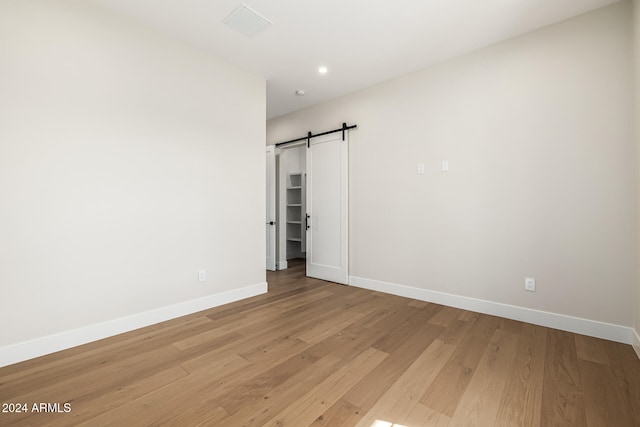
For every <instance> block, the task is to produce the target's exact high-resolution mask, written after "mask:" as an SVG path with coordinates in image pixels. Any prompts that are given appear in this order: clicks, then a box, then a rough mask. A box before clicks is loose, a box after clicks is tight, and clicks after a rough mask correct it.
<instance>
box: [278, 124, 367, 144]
mask: <svg viewBox="0 0 640 427" xmlns="http://www.w3.org/2000/svg"><path fill="white" fill-rule="evenodd" d="M357 127H358V125H351V126H347V124H346V123H343V124H342V127H341V128H339V129H334V130H330V131H327V132H322V133H316V134H312V133H311V132H309V133H308V134H307V136H303V137H302V138H296V139H292V140H291V141H285V142H279V143H277V144H276V147H280V146H282V145H285V144H293V143H294V142H300V141H304V140H307V147H308V146H309V140H310V139H311V138H315V137H316V136H322V135H329V134H330V133H336V132H342V140H343V141H344V133H345V131H348V130H349V129H355V128H357Z"/></svg>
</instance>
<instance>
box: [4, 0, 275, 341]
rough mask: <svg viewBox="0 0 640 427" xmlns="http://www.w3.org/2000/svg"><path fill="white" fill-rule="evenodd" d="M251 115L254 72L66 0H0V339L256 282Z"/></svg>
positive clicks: (257, 191) (258, 145)
mask: <svg viewBox="0 0 640 427" xmlns="http://www.w3.org/2000/svg"><path fill="white" fill-rule="evenodd" d="M264 123H265V82H264V80H263V79H262V78H258V77H256V76H253V75H250V74H248V73H245V72H243V71H241V70H239V69H237V68H235V67H232V66H230V65H228V64H226V63H224V62H222V61H219V60H217V59H215V58H213V57H211V56H209V55H206V54H204V53H201V52H199V51H196V50H193V49H192V48H189V47H186V46H184V45H182V44H180V43H177V42H173V41H171V40H170V39H165V38H164V37H163V36H161V35H159V34H156V33H155V32H153V31H151V30H146V29H144V28H142V27H139V26H137V25H136V24H135V23H131V22H129V21H128V20H125V19H122V18H120V17H118V16H115V15H112V14H111V13H109V12H105V11H102V10H100V9H97V8H95V7H93V6H91V5H88V4H85V2H82V1H54V0H43V1H37V0H9V1H3V2H1V3H0V195H1V197H0V293H1V295H2V296H1V297H0V325H2V330H1V331H0V348H2V347H1V346H8V345H10V344H16V343H20V342H23V341H26V340H31V339H37V338H39V337H44V336H50V335H51V334H55V333H62V332H65V331H70V330H75V328H82V327H86V326H88V325H94V324H97V323H99V322H105V321H110V320H113V319H121V318H122V317H123V316H131V315H133V316H134V318H133V319H130V320H132V322H133V323H132V324H134V323H136V322H135V315H138V314H140V313H141V312H146V311H147V310H154V309H158V308H161V307H167V306H172V305H174V304H178V303H184V302H188V301H201V302H202V301H208V300H206V299H205V300H199V299H200V298H206V297H210V296H212V295H220V294H221V293H224V292H227V294H224V295H227V296H228V295H231V296H233V295H236V294H234V292H236V291H238V292H239V291H240V290H243V289H245V288H246V287H248V286H253V285H259V284H264V282H265V270H264V263H265V244H264V228H263V227H264V198H265V194H264V176H265V169H264V168H265V164H264V148H263V147H264V140H265V129H264ZM199 269H206V271H207V280H206V282H204V283H200V284H199V283H198V280H197V277H198V270H199ZM229 292H230V293H229ZM227 299H228V298H227ZM196 305H197V304H196ZM201 305H202V304H200V306H201ZM181 307H182V308H184V307H185V306H181ZM169 311H170V310H169ZM165 314H166V313H165ZM161 317H162V316H161ZM124 322H125V323H126V320H125V321H124ZM119 326H123V324H122V323H121V324H120V325H119ZM124 326H126V325H124ZM116 329H117V328H116ZM84 332H86V334H85V335H87V334H88V335H89V336H91V332H90V331H89V332H87V331H86V330H84ZM67 337H68V336H67ZM71 341H73V339H72V340H71ZM36 344H37V341H36ZM8 348H9V347H5V348H4V350H5V351H8V350H7V349H8ZM44 350H45V349H43V351H44ZM0 351H2V350H0Z"/></svg>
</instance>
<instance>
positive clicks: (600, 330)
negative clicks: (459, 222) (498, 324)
mask: <svg viewBox="0 0 640 427" xmlns="http://www.w3.org/2000/svg"><path fill="white" fill-rule="evenodd" d="M349 284H350V285H353V286H356V287H359V288H364V289H369V290H372V291H379V292H385V293H388V294H393V295H398V296H401V297H406V298H412V299H417V300H420V301H427V302H432V303H436V304H442V305H447V306H450V307H456V308H461V309H464V310H470V311H476V312H479V313H484V314H490V315H493V316H499V317H505V318H507V319H513V320H519V321H522V322H527V323H533V324H535V325H540V326H546V327H549V328H554V329H561V330H563V331H568V332H574V333H577V334H582V335H588V336H591V337H596V338H603V339H607V340H610V341H616V342H620V343H624V344H631V343H632V336H633V335H634V331H633V329H632V328H629V327H625V326H620V325H613V324H610V323H604V322H598V321H595V320H589V319H582V318H579V317H573V316H567V315H564V314H557V313H550V312H547V311H540V310H534V309H531V308H526V307H518V306H515V305H508V304H502V303H499V302H493V301H486V300H481V299H476V298H470V297H463V296H460V295H453V294H448V293H444V292H436V291H429V290H426V289H421V288H414V287H411V286H406V285H398V284H395V283H388V282H381V281H378V280H372V279H365V278H362V277H354V276H349ZM635 335H636V337H635V338H636V339H638V336H637V334H635ZM639 344H640V342H639ZM636 351H638V349H637V348H636Z"/></svg>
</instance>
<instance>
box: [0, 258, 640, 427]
mask: <svg viewBox="0 0 640 427" xmlns="http://www.w3.org/2000/svg"><path fill="white" fill-rule="evenodd" d="M268 281H269V288H270V290H269V293H268V294H266V295H262V296H259V297H255V298H251V299H248V300H244V301H240V302H237V303H234V304H229V305H226V306H223V307H218V308H215V309H211V310H208V311H205V312H201V313H198V314H195V315H191V316H187V317H184V318H181V319H176V320H173V321H169V322H165V323H162V324H159V325H154V326H151V327H148V328H144V329H141V330H138V331H134V332H131V333H127V334H123V335H120V336H117V337H113V338H109V339H106V340H103V341H100V342H96V343H92V344H88V345H85V346H82V347H77V348H74V349H71V350H67V351H64V352H60V353H57V354H53V355H50V356H45V357H42V358H39V359H36V360H33V361H28V362H24V363H21V364H17V365H13V366H9V367H6V368H2V369H0V402H2V403H8V402H14V403H23V402H25V403H28V404H29V405H30V406H31V405H32V404H33V403H39V402H45V403H55V402H58V403H61V404H63V403H69V404H70V405H71V412H69V413H53V414H51V413H27V414H7V413H0V425H2V426H10V425H16V426H41V425H73V426H76V425H87V426H100V425H116V426H136V425H140V426H147V425H175V426H193V425H211V426H232V427H233V426H244V425H248V426H263V425H267V426H294V427H300V426H308V425H311V426H362V427H371V426H376V427H377V426H391V425H393V424H394V423H395V424H396V425H403V426H408V427H416V426H467V425H474V426H481V427H484V426H543V427H547V426H603V427H624V426H640V360H639V359H638V358H637V356H636V355H635V353H634V352H633V350H632V348H631V347H630V346H628V345H623V344H617V343H613V342H610V341H604V340H599V339H595V338H589V337H585V336H581V335H576V334H571V333H567V332H562V331H558V330H553V329H548V328H543V327H539V326H533V325H529V324H526V323H521V322H515V321H511V320H505V319H501V318H498V317H493V316H487V315H480V314H477V313H472V312H468V311H464V310H458V309H454V308H449V307H444V306H440V305H435V304H428V303H424V302H420V301H415V300H410V299H406V298H400V297H396V296H391V295H385V294H381V293H377V292H371V291H367V290H362V289H357V288H352V287H347V286H341V285H336V284H333V283H328V282H323V281H318V280H313V279H307V278H305V277H304V271H303V265H302V264H300V263H298V264H294V265H293V266H292V267H291V268H289V269H288V270H285V271H281V272H278V273H274V274H271V273H270V274H269V275H268ZM29 409H31V407H30V408H29Z"/></svg>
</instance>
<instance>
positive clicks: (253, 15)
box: [222, 3, 271, 37]
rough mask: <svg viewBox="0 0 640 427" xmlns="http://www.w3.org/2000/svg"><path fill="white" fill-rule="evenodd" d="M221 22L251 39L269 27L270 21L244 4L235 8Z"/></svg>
mask: <svg viewBox="0 0 640 427" xmlns="http://www.w3.org/2000/svg"><path fill="white" fill-rule="evenodd" d="M222 22H224V23H225V24H227V25H228V26H229V27H231V28H233V29H234V30H236V31H238V32H240V33H242V34H244V35H245V36H247V37H253V36H255V35H256V34H258V33H260V32H262V31H264V30H266V29H267V28H269V26H270V25H271V21H269V20H268V19H267V18H265V17H264V16H262V15H260V14H259V13H258V12H256V11H255V10H253V9H251V8H250V7H249V6H247V5H246V4H244V3H243V4H241V5H240V6H238V7H236V8H235V10H234V11H233V12H231V13H230V14H229V16H227V17H226V18H224V21H222Z"/></svg>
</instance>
